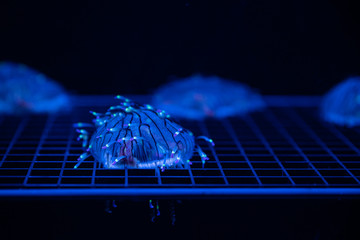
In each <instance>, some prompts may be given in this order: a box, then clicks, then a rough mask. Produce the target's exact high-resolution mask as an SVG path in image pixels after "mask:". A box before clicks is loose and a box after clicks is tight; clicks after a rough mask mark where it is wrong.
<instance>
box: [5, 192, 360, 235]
mask: <svg viewBox="0 0 360 240" xmlns="http://www.w3.org/2000/svg"><path fill="white" fill-rule="evenodd" d="M0 203H1V207H0V231H1V232H0V233H1V239H4V240H8V239H9V240H13V239H37V240H39V239H46V240H63V239H69V240H70V239H71V240H79V239H104V240H105V239H106V240H108V239H157V240H160V239H174V240H195V239H196V240H198V239H200V240H208V239H216V240H221V239H236V240H237V239H246V240H248V239H275V240H322V239H325V240H347V239H349V240H350V239H358V238H359V231H358V226H359V220H358V219H359V217H358V216H359V213H360V208H359V201H356V200H351V199H343V198H339V199H306V198H302V199H279V198H274V199H269V198H265V199H251V198H250V199H227V200H184V201H182V203H181V204H176V211H175V214H176V216H177V217H176V222H175V226H172V225H171V220H170V217H169V205H168V203H169V202H168V201H167V200H160V202H159V204H160V212H161V214H160V217H159V218H157V219H156V220H155V223H152V222H151V220H150V219H151V217H150V214H149V213H150V211H149V207H148V203H147V202H143V201H136V202H133V201H131V202H130V201H123V202H117V204H118V208H116V209H114V210H113V213H112V214H108V213H106V212H105V211H104V206H105V204H104V201H91V200H81V201H79V200H76V201H70V200H67V201H54V200H52V201H50V200H49V201H27V202H24V201H12V202H4V201H1V202H0Z"/></svg>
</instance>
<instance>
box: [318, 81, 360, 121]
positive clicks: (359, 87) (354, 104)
mask: <svg viewBox="0 0 360 240" xmlns="http://www.w3.org/2000/svg"><path fill="white" fill-rule="evenodd" d="M321 114H322V117H323V118H324V119H325V120H326V121H328V122H332V123H335V124H338V125H341V126H348V127H353V126H356V125H360V77H353V78H349V79H347V80H345V81H343V82H341V83H340V84H338V85H336V86H335V87H334V88H332V89H331V90H330V91H329V92H328V93H327V94H326V95H325V96H324V98H323V101H322V104H321Z"/></svg>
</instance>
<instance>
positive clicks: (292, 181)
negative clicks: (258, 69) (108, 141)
mask: <svg viewBox="0 0 360 240" xmlns="http://www.w3.org/2000/svg"><path fill="white" fill-rule="evenodd" d="M135 100H138V101H140V102H144V101H146V97H137V98H135ZM266 100H267V102H268V104H269V107H268V108H267V109H266V110H264V111H262V112H258V113H254V114H251V115H248V116H245V117H237V118H229V119H225V120H221V121H220V120H206V121H200V122H198V121H185V120H182V121H180V123H181V125H182V126H183V127H185V128H188V129H190V130H191V131H192V132H193V133H194V134H195V135H206V136H209V137H211V138H212V139H214V141H215V143H216V146H215V147H212V146H211V145H208V144H206V143H204V144H203V145H201V147H202V148H203V150H204V151H205V152H206V153H207V154H208V156H209V158H210V160H209V161H207V162H206V164H205V167H204V168H202V164H201V159H200V158H199V157H198V156H197V155H196V154H195V155H194V156H193V158H192V163H193V164H192V165H191V168H190V169H179V168H176V169H166V170H165V171H164V172H161V171H159V169H122V170H114V169H111V170H110V169H103V168H101V166H99V164H98V163H97V162H95V161H94V159H93V158H89V159H88V160H86V161H85V162H84V163H82V164H81V165H80V167H79V168H78V169H74V168H73V167H74V165H75V164H76V163H77V158H78V156H79V155H80V154H81V153H83V151H84V149H83V148H82V147H81V143H80V142H78V141H77V140H76V137H77V136H76V134H75V130H74V129H73V127H72V124H73V123H75V122H79V121H81V122H91V115H90V114H89V110H94V111H97V112H104V111H105V110H106V109H107V107H108V106H110V105H113V104H114V103H115V102H116V101H115V100H114V99H113V98H112V97H110V96H102V97H100V96H98V97H95V96H92V97H76V98H74V101H73V102H74V103H75V105H76V106H75V109H74V110H73V111H72V112H71V113H64V114H58V115H37V116H27V117H10V116H6V117H1V118H0V132H1V134H0V196H6V195H7V194H10V195H11V194H14V191H9V190H10V189H16V190H23V191H26V190H29V189H33V190H34V189H36V190H39V189H44V190H45V189H46V190H48V194H56V193H57V192H59V191H60V190H64V189H68V190H69V189H70V188H76V191H75V190H72V191H73V192H71V191H68V192H66V193H64V194H71V193H72V194H74V193H76V192H78V191H77V190H79V189H80V190H81V189H83V190H84V189H87V192H88V193H91V192H90V191H94V190H98V189H112V190H111V191H112V192H113V193H119V194H134V195H136V194H141V191H143V193H146V192H147V191H148V192H152V193H154V192H156V191H161V189H165V190H166V192H162V194H165V195H166V194H168V195H169V194H170V195H171V194H172V193H174V189H177V190H175V191H177V193H179V192H181V191H187V190H188V191H187V193H188V194H194V195H197V194H198V195H199V194H206V193H210V192H211V191H212V192H213V193H214V194H221V193H224V191H225V192H226V190H227V191H228V192H227V193H228V194H230V195H231V193H232V192H233V193H235V192H236V191H237V190H240V189H242V191H243V192H244V193H246V192H247V193H252V194H256V193H261V192H263V193H265V194H266V193H267V192H268V193H276V191H280V192H282V191H283V190H282V189H290V190H289V192H288V193H290V194H291V193H296V192H299V191H300V190H299V189H302V190H305V192H308V191H307V189H312V191H314V188H315V189H319V191H320V192H326V191H327V192H335V193H339V194H342V193H343V192H341V191H345V192H346V191H350V189H351V191H353V192H352V193H353V194H360V188H359V187H360V180H359V179H360V158H359V156H360V150H359V149H358V146H359V145H360V134H359V130H358V129H357V128H344V127H338V126H334V125H332V124H329V123H325V122H323V121H322V120H321V119H320V118H319V116H318V109H317V104H318V100H319V98H316V97H315V98H310V97H302V98H299V97H275V96H274V97H267V98H266ZM134 189H135V190H134ZM139 189H142V190H141V191H140V190H139ZM198 189H201V191H198ZM204 189H205V190H204ZM340 189H341V190H340ZM22 193H23V192H21V191H20V192H19V191H17V194H22ZM33 193H34V191H33ZM97 193H98V194H99V193H101V192H99V191H98V192H97Z"/></svg>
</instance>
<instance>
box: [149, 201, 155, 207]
mask: <svg viewBox="0 0 360 240" xmlns="http://www.w3.org/2000/svg"><path fill="white" fill-rule="evenodd" d="M149 207H150V208H154V205H153V204H152V200H149Z"/></svg>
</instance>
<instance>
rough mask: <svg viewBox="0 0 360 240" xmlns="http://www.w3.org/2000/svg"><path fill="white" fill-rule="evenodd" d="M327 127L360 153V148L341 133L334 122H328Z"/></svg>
mask: <svg viewBox="0 0 360 240" xmlns="http://www.w3.org/2000/svg"><path fill="white" fill-rule="evenodd" d="M327 128H328V129H329V130H330V131H331V132H332V133H334V135H336V136H337V137H338V138H339V139H341V140H342V141H343V142H344V143H346V145H348V146H349V147H350V148H351V149H352V150H354V151H355V152H357V154H360V150H359V148H357V147H356V146H355V145H354V144H353V143H352V142H351V141H350V140H349V139H348V138H347V137H346V136H345V135H344V134H343V133H341V132H340V131H339V130H338V129H337V128H336V127H334V126H333V125H332V124H327Z"/></svg>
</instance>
